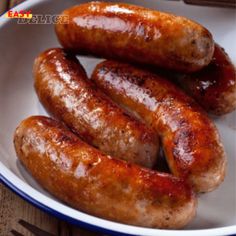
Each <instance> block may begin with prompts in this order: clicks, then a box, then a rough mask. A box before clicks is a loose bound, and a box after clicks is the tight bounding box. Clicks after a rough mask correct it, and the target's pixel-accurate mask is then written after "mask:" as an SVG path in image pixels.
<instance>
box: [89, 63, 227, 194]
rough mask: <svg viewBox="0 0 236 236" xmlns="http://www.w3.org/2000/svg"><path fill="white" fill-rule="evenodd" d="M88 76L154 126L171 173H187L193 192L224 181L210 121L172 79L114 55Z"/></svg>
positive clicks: (218, 146) (216, 136)
mask: <svg viewBox="0 0 236 236" xmlns="http://www.w3.org/2000/svg"><path fill="white" fill-rule="evenodd" d="M92 80H93V81H95V82H96V84H97V86H98V87H99V88H101V89H102V90H103V91H104V92H105V93H106V94H107V95H109V96H110V97H111V98H112V99H113V100H114V101H116V102H117V103H118V104H120V105H121V106H123V107H124V108H125V109H127V110H128V111H129V112H131V113H132V114H133V115H135V116H136V117H138V118H139V119H142V120H144V121H145V122H146V123H147V124H148V125H150V126H151V127H153V128H154V129H155V130H156V131H157V133H158V134H159V135H160V136H161V141H162V145H163V148H164V152H165V156H166V158H167V161H168V165H169V167H170V170H171V171H172V173H173V174H174V175H176V176H178V177H182V178H185V179H188V181H189V182H190V183H191V184H192V185H193V186H194V189H195V190H196V191H197V192H207V191H211V190H213V189H215V188H216V187H217V186H218V185H219V184H220V183H221V182H222V181H223V179H224V176H225V168H226V157H225V152H224V149H223V146H222V144H221V142H220V138H219V134H218V131H217V129H216V127H215V125H214V124H213V122H211V120H210V119H209V118H208V117H207V115H206V114H205V113H204V112H203V110H202V109H201V108H200V107H199V106H198V105H197V104H196V103H195V102H194V101H193V100H192V99H191V98H190V97H188V96H187V95H185V94H184V93H183V92H182V91H181V90H180V89H178V88H177V87H176V86H175V85H174V84H172V83H171V82H169V81H168V80H165V79H163V78H161V77H159V76H157V75H154V74H151V73H149V72H147V71H144V70H139V69H137V68H135V67H133V66H131V65H128V64H124V63H119V62H114V61H105V62H102V63H100V64H99V65H97V67H96V69H95V70H94V72H93V75H92Z"/></svg>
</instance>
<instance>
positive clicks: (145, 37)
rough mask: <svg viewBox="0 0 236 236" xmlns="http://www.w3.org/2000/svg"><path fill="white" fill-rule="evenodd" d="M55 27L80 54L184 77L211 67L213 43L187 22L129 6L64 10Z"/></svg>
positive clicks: (207, 34)
mask: <svg viewBox="0 0 236 236" xmlns="http://www.w3.org/2000/svg"><path fill="white" fill-rule="evenodd" d="M62 16H67V17H68V21H69V23H68V24H60V23H58V24H56V28H55V29H56V34H57V37H58V39H59V41H60V43H61V45H62V46H63V47H64V48H66V49H70V50H72V51H73V52H76V53H79V54H91V55H95V56H99V57H105V58H110V59H120V60H123V61H127V62H135V63H141V64H150V65H154V66H158V67H164V68H167V69H173V70H177V71H183V72H193V71H197V70H200V69H201V68H202V67H204V66H206V65H208V64H209V63H210V61H211V59H212V55H213V51H214V41H213V39H212V36H211V34H210V32H209V31H208V30H207V29H205V28H204V27H203V26H201V25H199V24H197V23H195V22H193V21H191V20H188V19H186V18H184V17H180V16H175V15H171V14H167V13H164V12H158V11H153V10H150V9H146V8H143V7H140V6H134V5H129V4H124V3H119V4H117V3H105V2H90V3H85V4H81V5H78V6H74V7H72V8H69V9H67V10H65V11H64V12H63V13H62Z"/></svg>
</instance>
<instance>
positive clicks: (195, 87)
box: [171, 44, 236, 116]
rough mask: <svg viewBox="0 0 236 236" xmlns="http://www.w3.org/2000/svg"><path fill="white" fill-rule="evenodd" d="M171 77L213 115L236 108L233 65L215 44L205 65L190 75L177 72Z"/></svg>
mask: <svg viewBox="0 0 236 236" xmlns="http://www.w3.org/2000/svg"><path fill="white" fill-rule="evenodd" d="M172 75H173V73H172ZM176 77H177V78H176ZM171 79H172V81H176V82H177V85H178V86H180V87H181V88H182V89H184V91H186V92H187V94H189V95H190V96H192V97H193V98H194V99H195V100H196V101H197V102H198V103H199V104H200V105H201V106H202V107H203V108H204V109H205V110H206V111H207V112H209V113H211V114H213V115H218V116H220V115H225V114H227V113H230V112H232V111H233V110H235V108H236V70H235V66H234V65H233V63H232V62H231V60H230V58H229V56H228V55H227V53H226V52H225V51H224V49H223V48H221V47H220V46H219V45H217V44H216V45H215V51H214V56H213V59H212V61H211V63H210V64H209V65H208V66H207V67H205V68H204V69H202V70H201V71H199V72H195V73H193V74H191V75H190V74H179V75H177V76H172V77H171Z"/></svg>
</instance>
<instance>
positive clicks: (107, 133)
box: [34, 48, 159, 167]
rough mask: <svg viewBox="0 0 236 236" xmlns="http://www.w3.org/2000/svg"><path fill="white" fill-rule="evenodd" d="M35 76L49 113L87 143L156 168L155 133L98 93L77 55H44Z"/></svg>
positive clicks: (61, 52)
mask: <svg viewBox="0 0 236 236" xmlns="http://www.w3.org/2000/svg"><path fill="white" fill-rule="evenodd" d="M34 77H35V89H36V92H37V95H38V97H39V100H40V101H41V103H42V104H43V105H44V107H45V108H46V110H47V111H48V112H49V113H51V114H52V115H53V116H54V117H56V118H57V119H59V120H62V121H63V122H64V123H65V124H66V125H67V126H68V127H69V128H71V129H72V130H73V131H74V132H75V133H77V134H78V135H80V136H81V137H82V138H83V139H84V140H85V141H86V142H88V143H89V144H92V145H93V146H95V147H98V148H99V149H100V150H102V151H104V152H105V153H107V154H109V155H112V156H115V157H117V158H121V159H125V160H127V161H130V162H134V163H137V164H140V165H143V166H146V167H153V165H154V164H155V162H156V159H157V156H158V149H159V140H158V137H157V135H156V133H155V132H154V131H153V130H151V129H150V128H148V127H147V126H146V125H145V124H143V123H141V122H140V121H137V120H135V119H134V118H131V117H129V116H128V115H127V114H125V113H124V112H123V110H121V109H120V108H119V107H118V106H117V105H115V104H114V103H113V102H112V101H111V100H110V99H109V98H108V97H107V96H106V95H104V94H103V93H102V92H101V91H99V90H98V89H97V88H96V86H95V85H94V84H93V83H92V82H91V81H89V79H88V78H87V75H86V73H85V71H84V69H83V68H82V66H81V64H80V63H79V61H78V60H77V59H76V57H75V56H73V55H71V54H70V53H67V52H66V51H64V50H63V49H60V48H56V49H49V50H47V51H45V52H43V53H41V54H40V55H39V56H38V57H37V58H36V60H35V63H34Z"/></svg>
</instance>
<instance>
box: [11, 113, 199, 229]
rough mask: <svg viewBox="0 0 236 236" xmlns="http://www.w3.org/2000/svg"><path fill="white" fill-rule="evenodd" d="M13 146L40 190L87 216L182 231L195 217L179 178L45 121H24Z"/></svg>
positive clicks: (189, 196)
mask: <svg viewBox="0 0 236 236" xmlns="http://www.w3.org/2000/svg"><path fill="white" fill-rule="evenodd" d="M14 144H15V149H16V153H17V155H18V157H19V159H20V160H21V162H22V163H23V164H24V166H25V167H26V168H27V169H28V171H29V172H30V173H31V174H32V176H33V177H34V178H35V179H36V180H37V181H38V182H39V183H40V184H41V185H42V186H43V187H44V188H45V189H47V190H48V191H49V192H50V193H52V194H53V195H55V196H56V197H58V198H59V199H61V200H62V201H64V202H66V203H67V204H69V205H71V206H73V207H75V208H77V209H80V210H82V211H85V212H87V213H89V214H93V215H96V216H98V217H102V218H106V219H110V220H114V221H118V222H122V223H127V224H132V225H139V226H145V227H157V228H180V227H183V226H184V225H186V224H187V223H188V222H189V221H190V220H191V219H192V218H193V216H194V215H195V210H196V198H195V196H194V194H193V192H192V191H191V189H190V188H189V187H188V186H187V185H186V184H185V183H184V182H183V181H182V180H179V179H177V178H175V177H173V176H171V175H169V174H164V173H158V172H155V171H151V170H148V169H144V168H141V167H139V166H136V165H134V164H128V163H126V162H125V161H121V160H116V159H113V158H112V157H110V156H106V155H104V154H102V153H101V152H100V151H99V150H97V149H95V148H93V147H91V146H89V145H88V144H86V143H84V142H82V141H81V140H80V139H79V138H78V137H77V136H75V135H74V134H73V133H71V132H69V131H68V130H67V129H66V128H65V127H63V126H61V125H60V124H59V123H58V122H56V121H54V120H52V119H50V118H47V117H43V116H34V117H30V118H28V119H26V120H24V121H23V122H22V123H21V124H20V125H19V127H18V128H17V129H16V132H15V136H14Z"/></svg>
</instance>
